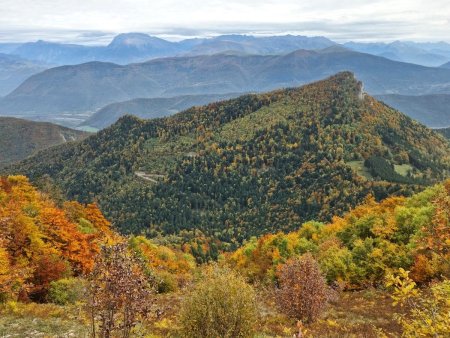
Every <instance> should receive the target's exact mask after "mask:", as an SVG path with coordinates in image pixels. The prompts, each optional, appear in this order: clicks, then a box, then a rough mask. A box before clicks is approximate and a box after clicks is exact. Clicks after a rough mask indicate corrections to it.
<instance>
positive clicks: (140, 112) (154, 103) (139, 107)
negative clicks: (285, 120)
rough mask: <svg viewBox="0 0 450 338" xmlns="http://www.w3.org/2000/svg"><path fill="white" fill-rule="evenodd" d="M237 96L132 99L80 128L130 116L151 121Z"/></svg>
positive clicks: (99, 113)
mask: <svg viewBox="0 0 450 338" xmlns="http://www.w3.org/2000/svg"><path fill="white" fill-rule="evenodd" d="M236 96H238V94H223V95H185V96H175V97H169V98H154V99H134V100H129V101H125V102H118V103H111V104H109V105H107V106H106V107H104V108H102V109H100V110H99V111H97V112H96V113H95V114H94V115H92V116H91V117H90V118H89V119H87V120H86V121H84V122H83V123H82V126H83V127H84V126H86V127H93V128H96V129H103V128H106V127H108V126H110V125H111V124H113V123H115V122H116V121H117V120H118V119H119V118H120V117H122V116H124V115H126V114H131V115H135V116H137V117H140V118H142V119H152V118H158V117H164V116H168V115H172V114H175V113H177V112H179V111H181V110H184V109H187V108H189V107H193V106H201V105H205V104H208V103H210V102H214V101H220V100H225V99H228V98H231V97H236Z"/></svg>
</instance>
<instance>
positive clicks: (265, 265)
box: [227, 182, 450, 289]
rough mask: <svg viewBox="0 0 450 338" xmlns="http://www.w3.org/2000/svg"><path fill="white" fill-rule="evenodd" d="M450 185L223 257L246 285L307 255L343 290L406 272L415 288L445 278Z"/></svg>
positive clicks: (449, 256) (371, 205) (368, 204)
mask: <svg viewBox="0 0 450 338" xmlns="http://www.w3.org/2000/svg"><path fill="white" fill-rule="evenodd" d="M449 233H450V182H446V183H444V184H438V185H436V186H434V187H431V188H428V189H426V190H425V191H423V192H421V193H418V194H416V195H414V196H412V197H410V198H404V197H390V198H387V199H385V200H383V201H381V202H376V201H375V200H374V199H373V198H370V197H369V198H367V199H366V201H365V203H364V204H362V205H360V206H358V207H356V208H355V209H353V210H351V211H350V212H349V213H347V214H346V215H345V216H344V217H342V218H341V217H335V218H333V220H332V222H330V223H328V224H323V223H319V222H307V223H304V224H303V225H302V226H301V227H300V228H299V230H297V231H295V232H291V233H288V234H284V233H278V234H269V235H265V236H263V237H261V238H259V239H256V238H253V239H251V240H250V241H249V242H247V244H245V245H244V246H243V247H241V248H240V249H238V250H237V251H235V252H234V253H232V254H229V255H228V256H227V261H228V262H229V263H230V264H231V265H232V266H234V267H235V268H236V269H238V270H239V271H241V272H242V273H244V274H245V275H246V276H247V277H248V278H250V280H260V281H266V282H267V281H273V280H276V279H277V278H278V277H277V274H276V271H277V266H278V265H280V264H284V263H285V262H286V261H287V260H288V259H289V258H291V257H294V256H298V255H302V254H305V253H311V254H312V255H313V256H314V257H315V259H316V260H317V261H318V263H319V266H320V268H321V270H322V271H323V273H324V274H325V277H326V279H327V281H328V282H329V283H331V282H334V281H337V282H339V283H342V284H344V285H345V286H346V288H347V289H353V288H363V287H366V286H377V285H380V284H382V282H383V280H384V277H385V276H386V274H388V273H390V272H391V271H394V270H397V269H399V268H404V269H408V270H411V277H412V278H413V280H414V281H416V282H418V283H425V282H429V281H431V280H433V279H439V278H443V277H444V278H448V277H449V276H450V266H449V264H450V263H449V262H450V239H449Z"/></svg>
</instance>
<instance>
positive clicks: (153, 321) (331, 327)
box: [0, 288, 401, 338]
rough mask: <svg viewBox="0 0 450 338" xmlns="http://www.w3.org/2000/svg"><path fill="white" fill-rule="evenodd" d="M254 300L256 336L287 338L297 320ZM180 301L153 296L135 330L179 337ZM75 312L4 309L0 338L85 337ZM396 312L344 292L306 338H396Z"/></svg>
mask: <svg viewBox="0 0 450 338" xmlns="http://www.w3.org/2000/svg"><path fill="white" fill-rule="evenodd" d="M258 296H259V306H260V319H259V323H258V324H257V331H258V334H257V335H256V337H258V338H270V337H292V336H293V334H294V333H295V332H296V321H295V320H293V319H290V318H288V317H286V316H285V315H283V314H281V313H279V312H278V310H277V308H276V302H275V301H276V300H275V296H274V293H273V290H272V289H271V288H269V289H260V290H259V294H258ZM182 297H183V294H182V293H181V292H178V293H170V294H162V295H158V296H157V297H156V299H155V305H154V306H155V307H154V310H153V311H152V314H151V316H150V318H149V320H148V321H147V322H146V323H144V325H143V326H142V327H139V328H138V331H140V332H141V333H143V335H144V336H145V337H147V338H157V337H177V338H181V337H182V336H181V335H180V333H179V325H178V322H177V315H178V312H179V305H180V303H181V301H182ZM78 311H79V308H77V307H61V306H56V305H52V304H26V305H24V304H16V307H14V306H7V305H3V306H1V307H0V337H87V327H86V325H85V324H84V323H83V321H82V319H81V318H80V315H79V312H78ZM397 311H399V309H396V308H393V307H392V301H391V299H390V298H389V295H387V294H386V293H384V292H381V291H378V290H364V291H355V292H344V293H342V294H341V295H340V298H339V300H338V301H337V302H336V303H334V304H330V306H329V307H328V309H327V310H326V311H325V313H324V314H323V316H322V317H321V318H320V319H319V320H318V321H317V322H315V323H313V324H311V325H309V326H307V332H306V337H325V338H327V337H330V338H331V337H336V338H337V337H339V338H341V337H367V338H372V337H374V338H375V337H383V336H387V337H397V336H399V335H400V332H401V331H400V327H399V326H398V324H397V323H396V322H395V321H394V319H393V314H394V313H395V312H397ZM255 324H256V323H255ZM383 334H384V335H383Z"/></svg>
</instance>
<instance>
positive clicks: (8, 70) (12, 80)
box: [0, 53, 47, 96]
mask: <svg viewBox="0 0 450 338" xmlns="http://www.w3.org/2000/svg"><path fill="white" fill-rule="evenodd" d="M46 68H47V67H45V66H43V65H41V64H37V63H34V62H31V61H28V60H24V59H21V58H19V57H17V56H14V55H7V54H1V53H0V96H4V95H6V94H9V93H10V92H12V91H13V90H14V89H16V88H17V87H18V86H19V85H20V84H21V83H22V82H23V81H24V80H26V79H27V78H28V77H30V76H31V75H33V74H36V73H40V72H42V71H43V70H44V69H46Z"/></svg>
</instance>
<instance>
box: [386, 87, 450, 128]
mask: <svg viewBox="0 0 450 338" xmlns="http://www.w3.org/2000/svg"><path fill="white" fill-rule="evenodd" d="M377 99H379V100H381V101H384V102H386V103H387V104H388V105H390V106H391V107H394V108H395V109H398V110H400V111H402V112H404V113H405V114H406V115H408V116H409V117H411V118H413V119H415V120H417V121H419V122H421V123H423V124H425V125H427V126H428V127H431V128H443V127H448V126H450V95H449V94H437V95H419V96H412V95H395V94H391V95H378V96H377Z"/></svg>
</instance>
